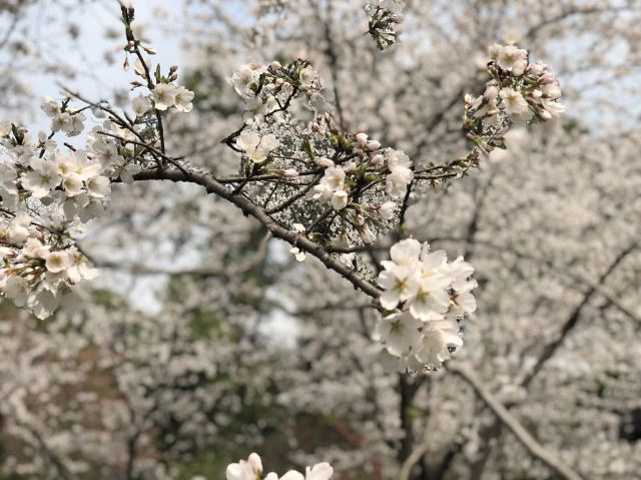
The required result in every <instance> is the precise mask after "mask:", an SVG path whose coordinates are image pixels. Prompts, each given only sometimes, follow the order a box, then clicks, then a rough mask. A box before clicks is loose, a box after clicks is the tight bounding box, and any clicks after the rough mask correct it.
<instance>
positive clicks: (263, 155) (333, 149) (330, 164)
mask: <svg viewBox="0 0 641 480" xmlns="http://www.w3.org/2000/svg"><path fill="white" fill-rule="evenodd" d="M230 83H231V85H233V87H234V89H235V90H236V92H237V93H238V94H239V95H240V96H241V97H242V98H243V99H244V100H245V101H246V103H247V105H248V112H249V116H248V118H247V119H246V121H245V124H244V125H243V127H242V128H241V129H239V130H238V131H237V132H236V133H235V134H232V136H231V137H229V138H228V139H227V140H226V142H227V144H228V146H230V147H231V148H232V149H234V150H235V151H237V152H239V153H241V154H242V160H243V162H244V164H243V165H242V167H244V168H241V172H243V176H242V177H240V178H239V179H238V183H240V184H242V185H241V186H240V187H239V188H243V189H244V193H245V195H248V196H249V197H250V198H252V199H254V201H256V202H257V203H260V204H263V205H266V206H267V210H268V211H269V212H271V211H272V210H275V211H274V212H273V213H275V214H276V216H277V218H278V221H280V222H281V223H283V224H286V225H288V226H290V228H293V226H294V225H296V224H298V225H301V226H303V228H305V235H306V236H308V238H313V239H314V240H315V241H319V242H322V243H331V242H334V241H340V242H341V243H342V244H344V245H345V246H353V245H359V244H362V243H368V242H372V241H373V240H374V239H375V238H376V237H377V236H378V235H379V234H381V233H383V232H385V231H387V230H388V229H389V228H390V227H391V225H392V223H393V222H392V221H393V219H394V214H395V213H396V212H397V211H398V209H399V207H400V204H399V202H400V199H401V198H403V197H404V196H405V194H406V192H407V187H408V185H409V184H410V182H411V181H412V179H413V178H414V173H413V166H412V164H411V161H410V159H409V157H408V156H407V155H405V153H403V152H401V151H398V150H394V149H391V148H382V147H381V143H380V142H378V141H377V140H375V139H371V138H369V136H368V135H367V134H366V133H364V132H360V133H355V134H352V133H350V132H346V131H344V130H343V129H342V128H341V127H340V126H339V125H337V122H336V120H335V119H334V118H333V116H332V114H331V113H330V112H329V111H328V105H327V102H326V101H325V98H324V95H323V89H322V86H321V84H320V81H319V80H318V75H317V74H316V72H315V71H314V69H313V68H312V67H311V65H309V63H308V62H305V61H302V60H298V61H296V62H294V63H292V64H291V65H286V66H282V65H281V64H279V63H276V62H275V63H272V64H271V65H269V66H256V65H244V66H242V67H241V68H240V69H239V70H238V71H237V72H236V73H234V74H233V75H232V77H231V78H230ZM300 97H302V98H303V99H304V100H305V107H307V109H308V110H309V111H310V112H311V113H312V115H313V116H312V118H311V119H310V120H304V121H303V120H299V119H298V117H297V115H295V114H294V112H293V111H292V109H293V107H294V105H296V106H297V107H298V103H296V104H295V103H294V102H295V101H297V100H298V98H300ZM296 113H298V112H296ZM278 180H279V181H278ZM308 192H310V195H307V193H308ZM319 203H320V204H321V205H322V204H326V205H328V207H329V210H327V209H320V210H319V208H318V206H319ZM281 205H286V206H287V207H288V208H287V211H285V210H284V208H282V207H280V206H281ZM269 207H272V208H269ZM332 210H333V211H334V212H335V213H332Z"/></svg>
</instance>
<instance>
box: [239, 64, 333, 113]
mask: <svg viewBox="0 0 641 480" xmlns="http://www.w3.org/2000/svg"><path fill="white" fill-rule="evenodd" d="M229 83H230V84H231V85H232V86H233V87H234V90H235V91H236V93H237V94H238V95H239V96H240V97H241V98H243V99H244V100H246V101H247V105H246V111H247V116H248V121H249V122H250V123H251V122H261V121H263V120H264V119H265V117H267V116H272V115H275V114H277V113H278V112H282V111H284V110H286V109H287V107H288V106H289V103H290V102H291V101H292V99H293V98H294V97H295V96H296V95H297V94H298V93H299V92H302V93H304V94H305V95H306V96H307V98H308V100H309V101H310V104H311V105H313V106H314V107H315V108H316V109H317V110H322V109H323V108H324V104H325V99H324V97H323V95H322V93H321V92H322V88H321V85H320V82H319V81H318V75H317V73H316V71H315V70H314V68H313V67H312V66H311V65H310V64H309V62H306V61H304V60H297V61H296V62H294V63H292V64H290V65H286V66H283V65H281V64H280V63H279V62H272V63H271V65H260V66H259V65H254V64H247V65H242V66H241V67H240V68H239V69H238V71H237V72H235V73H234V74H233V75H232V76H231V77H230V78H229Z"/></svg>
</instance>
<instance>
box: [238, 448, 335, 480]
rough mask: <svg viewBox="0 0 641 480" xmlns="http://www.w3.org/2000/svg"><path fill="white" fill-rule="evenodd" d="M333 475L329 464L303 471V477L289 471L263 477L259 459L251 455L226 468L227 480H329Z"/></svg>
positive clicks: (261, 463)
mask: <svg viewBox="0 0 641 480" xmlns="http://www.w3.org/2000/svg"><path fill="white" fill-rule="evenodd" d="M333 474H334V469H333V468H332V467H331V466H330V464H329V463H327V462H323V463H317V464H316V465H314V466H313V467H307V468H306V469H305V475H303V474H302V473H300V472H298V471H296V470H290V471H288V472H287V473H285V474H284V475H282V476H278V475H277V474H276V473H274V472H271V473H268V474H267V475H266V476H265V477H263V462H262V460H261V458H260V457H259V456H258V455H257V454H256V453H252V454H251V455H249V457H248V458H247V460H240V462H238V463H232V464H230V465H228V466H227V472H226V476H227V480H329V479H330V478H332V475H333Z"/></svg>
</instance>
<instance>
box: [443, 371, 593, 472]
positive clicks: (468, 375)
mask: <svg viewBox="0 0 641 480" xmlns="http://www.w3.org/2000/svg"><path fill="white" fill-rule="evenodd" d="M447 369H448V371H449V372H451V373H453V374H455V375H458V376H459V377H460V378H462V379H463V380H464V381H465V382H467V383H468V384H469V385H470V386H471V387H472V388H473V389H474V393H476V394H477V395H478V397H479V398H480V399H481V400H482V401H483V403H485V405H487V407H488V408H489V409H490V410H492V413H494V415H495V416H496V418H497V420H499V421H500V422H501V423H502V424H503V425H505V426H506V427H507V428H508V429H509V430H510V431H511V432H512V433H513V434H514V436H516V438H517V439H518V441H519V442H520V443H521V444H522V445H523V446H524V447H525V448H526V449H527V450H528V452H530V454H532V456H534V457H535V458H537V459H539V460H540V461H542V462H543V463H544V464H545V465H547V466H548V467H549V468H550V469H551V470H553V471H554V472H555V473H556V474H557V475H559V476H560V477H562V478H564V479H566V480H582V477H581V475H579V474H578V473H576V472H575V471H574V470H572V469H571V468H570V467H569V466H567V465H566V464H565V463H563V462H562V461H561V459H559V458H558V457H557V456H556V455H555V454H554V453H552V452H551V451H549V450H547V449H545V448H544V447H543V446H542V445H541V444H540V443H539V442H537V440H536V439H535V438H534V437H532V435H530V433H529V432H528V431H527V430H526V429H525V428H524V427H523V426H522V425H521V424H520V423H519V421H518V420H517V419H516V418H515V417H514V416H513V415H512V414H511V413H510V412H509V411H508V410H507V409H506V408H505V407H504V406H503V405H502V404H501V402H499V401H498V399H497V398H496V397H495V396H494V395H493V394H492V393H491V392H490V391H489V390H488V389H487V388H485V386H484V385H483V382H482V381H481V379H480V378H478V377H477V376H476V374H475V373H474V372H473V371H472V370H471V369H470V368H469V367H468V366H467V365H465V364H463V363H461V362H458V361H452V362H448V363H447Z"/></svg>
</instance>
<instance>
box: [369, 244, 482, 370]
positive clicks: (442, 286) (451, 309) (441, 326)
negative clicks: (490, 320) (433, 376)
mask: <svg viewBox="0 0 641 480" xmlns="http://www.w3.org/2000/svg"><path fill="white" fill-rule="evenodd" d="M390 256H391V260H387V261H384V262H382V266H383V268H384V270H383V271H382V272H381V273H380V275H379V277H378V284H379V285H380V287H381V288H382V289H383V292H382V293H381V295H380V298H379V302H380V305H381V307H382V308H383V309H384V310H386V311H389V312H393V313H391V314H389V315H387V316H385V317H383V318H382V319H381V320H380V321H379V323H378V326H377V334H376V336H377V338H378V340H379V341H380V342H381V343H382V344H383V345H384V347H385V351H386V352H387V354H389V355H391V356H393V357H395V358H396V359H398V360H399V365H400V367H401V369H402V370H405V369H407V370H409V371H412V372H419V371H425V372H432V371H435V370H436V369H437V368H438V367H439V366H440V365H441V364H442V362H443V361H445V360H447V359H448V358H449V357H450V354H451V353H453V351H454V350H456V349H457V348H459V347H460V346H461V345H462V344H463V341H462V339H461V337H460V335H459V326H458V320H459V319H461V318H462V317H464V316H465V315H467V314H469V313H472V312H474V311H475V310H476V300H475V298H474V295H473V294H472V290H473V289H474V288H475V287H476V285H477V283H476V281H475V280H472V279H471V278H470V277H471V275H472V273H473V272H474V269H473V268H472V266H471V265H470V264H469V263H467V262H465V261H463V258H462V257H458V258H457V259H456V260H454V261H453V262H449V261H448V259H447V254H446V253H445V252H444V251H443V250H438V251H435V252H432V251H430V248H429V245H428V244H427V243H425V244H421V243H420V242H418V241H417V240H414V239H411V238H410V239H406V240H402V241H400V242H398V243H397V244H395V245H393V246H392V248H391V250H390Z"/></svg>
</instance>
